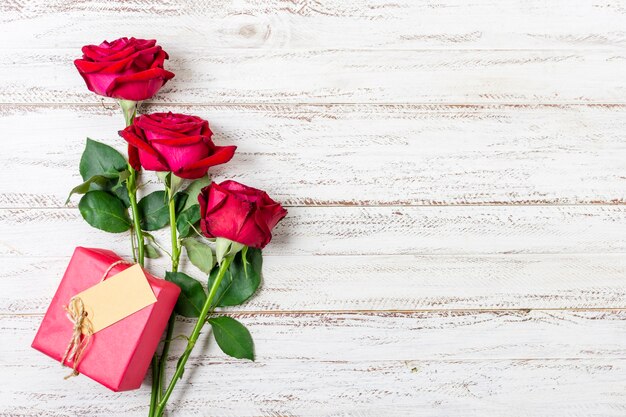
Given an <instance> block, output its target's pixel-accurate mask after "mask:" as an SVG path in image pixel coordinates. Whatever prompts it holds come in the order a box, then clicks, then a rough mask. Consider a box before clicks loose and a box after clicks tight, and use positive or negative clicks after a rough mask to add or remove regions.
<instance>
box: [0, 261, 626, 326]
mask: <svg viewBox="0 0 626 417" xmlns="http://www.w3.org/2000/svg"><path fill="white" fill-rule="evenodd" d="M68 261H69V258H68V257H59V258H49V257H48V258H46V257H43V258H35V257H16V258H14V259H12V260H11V261H10V262H6V261H5V267H4V269H3V270H2V271H0V314H41V313H43V312H45V311H46V308H47V306H48V303H49V302H50V299H51V297H52V295H53V294H54V292H55V291H56V287H57V285H58V283H59V281H60V280H61V277H62V276H63V273H64V271H65V268H66V267H67V263H68ZM167 269H169V266H168V262H167V260H166V259H165V258H162V259H161V260H159V261H156V262H155V261H150V270H151V271H152V272H153V273H156V274H158V275H160V276H163V271H165V270H167ZM181 270H183V271H185V272H187V273H188V274H189V275H191V276H193V277H195V278H197V279H199V280H204V279H203V274H202V273H201V272H200V271H199V270H197V269H196V268H195V267H193V266H192V265H190V264H189V263H188V262H186V261H183V263H182V265H181ZM625 275H626V257H625V256H624V255H623V254H604V255H580V254H577V255H552V254H551V255H503V256H500V255H495V256H492V255H478V256H477V255H463V256H460V255H451V256H448V255H436V256H410V255H407V256H368V257H362V256H326V257H324V258H323V260H320V258H319V257H313V256H266V257H265V260H264V265H263V285H262V286H261V289H260V291H259V293H258V294H257V295H255V296H254V297H253V298H252V299H251V300H249V301H248V302H246V303H245V304H244V305H242V306H238V307H236V308H234V310H237V311H294V310H295V311H330V310H332V311H351V310H352V311H354V310H358V311H366V310H376V311H379V310H449V309H454V310H462V309H487V310H492V309H562V308H575V309H581V308H626V291H625V290H624V285H623V277H624V276H625Z"/></svg>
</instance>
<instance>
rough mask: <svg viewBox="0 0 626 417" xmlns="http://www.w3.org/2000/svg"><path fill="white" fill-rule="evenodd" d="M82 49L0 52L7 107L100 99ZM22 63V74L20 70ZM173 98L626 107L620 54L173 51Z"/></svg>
mask: <svg viewBox="0 0 626 417" xmlns="http://www.w3.org/2000/svg"><path fill="white" fill-rule="evenodd" d="M78 55H79V52H78V50H77V49H67V48H61V49H53V50H51V49H27V50H21V49H0V75H1V76H2V80H3V82H2V84H1V85H0V102H1V103H67V102H72V103H73V102H78V103H98V102H99V100H100V99H99V98H98V97H97V96H96V95H94V94H93V93H91V92H89V91H88V90H87V88H86V87H85V85H84V82H83V81H82V79H81V78H80V76H79V75H78V73H77V71H76V70H75V68H74V67H73V64H72V61H73V60H74V59H75V58H77V57H78ZM15 68H19V69H20V70H19V71H15ZM168 69H170V70H172V71H173V72H175V73H176V74H177V75H176V78H174V79H173V80H172V81H170V82H169V83H168V84H167V85H166V86H165V87H164V88H163V89H162V90H161V92H160V93H159V94H158V95H157V96H156V97H155V99H154V100H153V101H156V102H164V101H167V102H174V103H429V104H435V103H458V104H468V103H469V104H471V103H521V104H524V103H555V104H566V103H625V101H624V96H625V95H626V94H625V93H626V80H625V79H624V77H623V76H622V74H624V72H626V53H624V52H623V50H617V51H611V50H608V51H607V50H602V49H600V50H585V51H577V50H544V51H541V50H488V51H485V50H467V51H465V50H458V51H446V50H433V51H430V50H411V51H406V50H335V49H325V50H271V51H267V50H248V49H220V50H217V49H214V48H212V47H210V46H205V47H201V48H186V49H181V50H177V51H172V54H171V60H170V62H169V64H168Z"/></svg>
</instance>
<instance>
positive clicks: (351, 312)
mask: <svg viewBox="0 0 626 417" xmlns="http://www.w3.org/2000/svg"><path fill="white" fill-rule="evenodd" d="M625 310H626V306H625V307H606V308H605V307H553V308H550V307H547V308H544V307H542V308H495V309H494V308H426V309H415V310H394V309H383V310H249V311H248V310H241V311H237V310H232V311H231V310H219V311H216V312H215V313H216V314H220V315H224V316H232V317H252V316H294V317H297V316H308V315H311V316H314V315H330V314H337V315H367V316H384V315H391V316H393V315H400V316H402V315H411V314H415V313H451V314H459V313H461V314H463V313H508V312H519V313H523V314H529V313H531V312H540V313H541V312H552V311H556V312H559V311H565V312H581V313H584V312H607V313H611V312H620V311H625ZM43 316H44V313H0V317H3V318H10V317H43ZM177 318H178V320H179V321H181V322H191V320H192V319H187V318H185V317H183V316H177Z"/></svg>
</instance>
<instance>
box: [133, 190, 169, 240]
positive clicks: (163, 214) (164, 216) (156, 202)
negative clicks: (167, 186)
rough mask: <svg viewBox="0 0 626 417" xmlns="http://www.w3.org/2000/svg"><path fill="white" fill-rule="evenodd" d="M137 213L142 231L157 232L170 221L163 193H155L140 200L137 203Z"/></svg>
mask: <svg viewBox="0 0 626 417" xmlns="http://www.w3.org/2000/svg"><path fill="white" fill-rule="evenodd" d="M137 211H138V212H139V218H140V219H141V228H142V229H143V230H159V229H161V228H163V227H165V226H167V224H168V223H169V221H170V212H169V207H168V206H167V200H166V198H165V191H155V192H153V193H150V194H148V195H147V196H145V197H144V198H142V199H141V200H140V201H139V203H137Z"/></svg>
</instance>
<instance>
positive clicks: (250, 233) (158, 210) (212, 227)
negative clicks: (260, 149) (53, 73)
mask: <svg viewBox="0 0 626 417" xmlns="http://www.w3.org/2000/svg"><path fill="white" fill-rule="evenodd" d="M82 52H83V57H82V58H81V59H77V60H76V61H75V65H76V68H77V69H78V71H79V73H80V75H81V76H82V77H83V79H84V80H85V83H86V85H87V88H88V89H89V90H91V91H93V92H94V93H96V94H99V95H101V96H106V97H111V98H115V99H117V100H119V103H120V106H121V109H122V111H123V114H124V117H125V121H126V127H125V128H124V129H123V130H120V131H119V135H120V136H121V138H123V139H124V140H125V141H126V142H127V144H128V158H125V157H124V156H123V155H122V154H120V153H119V152H117V151H116V150H115V149H113V148H112V147H109V146H107V145H105V144H103V143H99V142H97V141H94V140H91V139H87V143H86V147H85V150H84V152H83V155H82V157H81V160H80V166H79V168H80V169H79V170H80V174H81V176H82V178H83V181H84V182H83V183H82V184H80V185H78V186H77V187H75V188H74V189H73V190H72V191H71V193H70V197H71V196H72V195H73V194H81V195H82V197H81V198H80V202H79V203H78V208H79V210H80V213H81V215H82V216H83V218H84V219H85V220H86V221H87V223H89V224H90V225H91V226H93V227H95V228H98V229H101V230H103V231H106V232H111V233H123V232H129V234H130V242H131V249H132V254H133V261H134V262H136V263H138V264H140V265H141V266H142V267H143V266H144V259H145V258H146V257H148V258H154V257H158V256H160V254H161V253H167V254H168V255H169V257H170V258H171V270H170V271H168V272H167V273H166V276H165V278H166V280H167V281H170V282H172V283H175V284H176V285H177V286H178V287H180V290H181V292H180V296H179V297H178V300H177V301H176V306H175V310H174V311H175V313H174V314H172V315H171V317H170V318H169V323H168V325H167V330H166V332H165V336H164V338H163V341H162V347H161V349H160V351H158V352H157V353H155V354H154V357H153V358H152V362H151V364H152V395H151V400H150V408H149V416H161V415H162V414H163V412H164V409H165V407H166V404H167V401H168V399H169V397H170V395H171V394H172V391H173V390H174V388H175V386H176V383H177V382H178V380H179V379H180V378H181V377H182V375H183V372H184V369H185V365H186V363H187V360H188V359H189V356H190V355H191V353H192V350H193V348H194V346H195V344H196V341H197V339H198V337H199V335H200V332H201V330H202V329H203V327H204V326H205V324H207V323H208V324H209V325H210V326H211V328H212V330H213V332H212V334H213V337H214V338H215V340H216V342H217V344H218V345H219V347H220V348H221V350H222V351H223V352H224V353H226V354H227V355H230V356H232V357H235V358H245V359H250V360H253V359H254V351H253V342H252V338H251V336H250V333H249V332H248V330H247V329H246V328H245V327H244V326H243V325H242V324H241V323H240V322H238V321H237V320H235V319H233V318H231V317H229V316H226V315H219V314H218V313H217V312H216V309H217V308H219V307H223V306H235V305H239V304H241V303H244V302H245V301H246V300H247V299H249V298H250V297H251V296H252V295H253V294H254V292H255V291H256V290H257V288H258V287H259V285H260V281H261V266H262V256H261V250H262V249H263V248H264V247H265V246H266V245H267V244H268V243H269V242H270V240H271V238H272V229H273V228H274V226H276V224H277V223H278V222H279V221H280V220H281V219H282V218H283V217H285V215H286V214H287V211H286V210H285V209H284V208H283V207H282V206H281V205H280V204H279V203H277V202H275V201H274V200H272V199H271V198H270V197H269V196H268V195H267V193H265V192H263V191H261V190H257V189H255V188H252V187H249V186H246V185H243V184H240V183H238V182H235V181H224V182H221V183H219V184H218V183H215V182H212V181H211V180H210V179H209V176H208V174H207V172H208V170H209V169H210V168H211V167H212V166H215V165H219V164H224V163H227V162H228V161H230V160H231V158H233V155H234V153H235V149H236V147H235V146H218V145H216V144H215V143H214V142H213V140H212V138H211V137H212V132H211V129H210V127H209V123H208V122H207V121H206V120H203V119H202V118H200V117H197V116H194V115H186V114H175V113H171V112H170V113H153V114H142V115H137V110H138V107H139V102H140V101H142V100H146V99H149V98H151V97H152V96H154V95H155V94H156V93H157V92H158V91H159V89H160V88H161V87H162V86H163V85H164V84H166V83H167V82H168V81H169V80H170V79H172V78H173V77H174V74H173V73H172V72H170V71H167V70H166V69H164V64H165V61H166V60H167V59H168V55H167V53H166V52H165V51H163V49H162V48H161V47H160V46H159V45H157V43H156V41H155V40H143V39H135V38H121V39H118V40H116V41H113V42H106V41H105V42H103V43H102V44H100V45H97V46H96V45H88V46H85V47H83V49H82ZM145 171H154V172H155V173H156V177H157V178H158V179H159V181H160V182H161V183H162V184H163V190H159V191H154V192H152V193H150V194H147V195H145V196H143V197H142V198H141V199H138V190H139V189H140V188H141V187H142V185H143V183H145V180H143V179H142V177H143V176H144V175H145V174H147V172H146V173H144V174H142V172H145ZM140 174H141V175H140ZM142 180H143V183H142ZM68 200H69V198H68ZM165 227H169V228H170V238H171V239H170V240H171V243H170V248H169V250H168V249H167V248H166V247H165V246H164V245H162V244H161V243H159V242H158V240H157V238H156V237H155V236H154V235H153V234H152V232H153V231H156V230H159V229H162V228H165ZM183 248H184V252H186V254H187V257H188V258H189V261H190V262H191V264H193V265H194V266H195V267H197V269H198V271H196V273H199V272H201V273H202V274H203V276H204V277H205V279H206V280H207V291H205V289H204V287H203V285H202V284H201V283H200V281H198V280H196V279H194V278H192V277H191V276H189V275H188V274H186V273H184V272H182V271H180V270H179V264H180V260H181V256H182V253H183ZM177 314H178V315H181V316H185V317H192V318H196V322H195V326H194V327H193V330H192V332H191V334H189V335H188V336H185V340H186V347H185V349H184V351H183V353H182V356H181V357H180V358H179V359H178V363H177V366H176V370H175V371H174V374H173V375H172V376H170V377H169V378H168V377H167V376H166V374H165V365H166V362H167V359H168V354H169V348H170V344H171V343H172V342H173V341H174V340H173V329H174V326H175V322H176V315H177ZM83 333H84V332H83ZM79 337H80V336H79ZM79 370H80V368H79Z"/></svg>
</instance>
